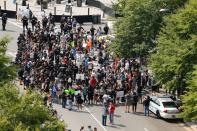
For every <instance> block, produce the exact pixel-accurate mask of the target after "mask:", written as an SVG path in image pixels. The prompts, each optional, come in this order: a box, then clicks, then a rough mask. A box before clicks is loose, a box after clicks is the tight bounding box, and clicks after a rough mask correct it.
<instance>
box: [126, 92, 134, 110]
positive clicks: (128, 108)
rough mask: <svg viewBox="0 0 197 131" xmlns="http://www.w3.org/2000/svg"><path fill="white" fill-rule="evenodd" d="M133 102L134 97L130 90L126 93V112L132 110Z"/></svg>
mask: <svg viewBox="0 0 197 131" xmlns="http://www.w3.org/2000/svg"><path fill="white" fill-rule="evenodd" d="M132 102H133V98H132V95H131V93H130V92H128V93H127V94H126V95H125V113H129V112H130V106H131V104H132Z"/></svg>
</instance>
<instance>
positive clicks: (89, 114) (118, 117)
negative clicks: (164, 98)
mask: <svg viewBox="0 0 197 131" xmlns="http://www.w3.org/2000/svg"><path fill="white" fill-rule="evenodd" d="M0 25H1V22H0ZM6 28H7V30H6V31H2V29H1V28H0V37H1V36H3V35H9V36H11V37H12V38H13V40H12V41H11V42H10V43H9V44H8V51H7V54H8V55H10V56H11V57H14V55H15V53H16V51H17V45H16V42H17V40H16V39H17V37H18V35H19V34H20V32H21V31H22V29H21V27H20V24H16V22H14V21H12V22H11V23H10V22H8V24H7V27H6ZM53 106H54V108H55V109H56V110H57V111H58V113H59V114H61V115H62V116H63V119H64V121H65V123H67V125H68V129H72V131H79V129H80V127H81V126H84V127H86V128H87V126H88V125H91V126H92V127H97V129H98V131H189V130H191V129H190V128H188V127H186V126H185V125H184V124H183V123H182V122H180V121H177V120H163V119H158V118H156V117H155V116H154V115H153V114H151V115H150V116H149V117H145V116H144V115H143V107H142V105H141V104H139V105H138V109H137V113H125V112H124V107H123V106H119V107H117V108H116V111H115V119H114V121H115V124H114V125H113V126H112V125H109V119H108V123H107V124H108V125H107V126H106V127H103V126H102V125H101V110H102V108H101V106H97V105H94V106H85V107H84V108H83V110H82V111H77V110H76V107H74V110H73V111H68V110H67V109H63V108H61V105H57V104H54V105H53Z"/></svg>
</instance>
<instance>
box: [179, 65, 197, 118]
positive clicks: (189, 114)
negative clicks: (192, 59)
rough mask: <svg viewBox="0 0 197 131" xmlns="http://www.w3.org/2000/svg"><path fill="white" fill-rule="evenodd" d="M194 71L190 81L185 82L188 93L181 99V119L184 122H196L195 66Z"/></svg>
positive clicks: (196, 77)
mask: <svg viewBox="0 0 197 131" xmlns="http://www.w3.org/2000/svg"><path fill="white" fill-rule="evenodd" d="M194 69H195V70H194V72H193V73H192V75H191V79H190V80H188V81H187V83H188V90H189V91H188V92H186V94H185V95H184V96H183V97H182V100H183V105H182V109H183V112H182V113H181V117H182V118H184V120H185V121H197V97H196V96H197V65H196V66H194Z"/></svg>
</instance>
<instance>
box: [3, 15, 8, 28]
mask: <svg viewBox="0 0 197 131" xmlns="http://www.w3.org/2000/svg"><path fill="white" fill-rule="evenodd" d="M7 19H8V18H7V16H6V13H3V16H2V29H3V31H5V30H6V29H5V26H6V24H7Z"/></svg>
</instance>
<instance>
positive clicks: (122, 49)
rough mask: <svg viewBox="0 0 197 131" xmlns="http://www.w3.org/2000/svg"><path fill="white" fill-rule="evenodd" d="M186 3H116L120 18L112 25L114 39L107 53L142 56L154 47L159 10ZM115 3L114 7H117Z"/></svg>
mask: <svg viewBox="0 0 197 131" xmlns="http://www.w3.org/2000/svg"><path fill="white" fill-rule="evenodd" d="M186 1H187V0H165V1H158V0H126V2H125V1H120V3H119V4H120V5H123V6H121V7H119V6H116V7H115V9H116V8H117V9H116V10H119V11H121V14H122V15H123V17H121V18H119V19H118V20H117V22H116V24H115V37H116V40H115V41H114V43H113V44H111V46H110V48H109V50H110V51H111V52H114V54H116V55H117V56H120V57H126V58H130V57H138V56H146V55H148V52H149V51H150V50H152V49H153V48H154V47H155V39H156V36H157V34H158V32H159V30H160V27H161V25H162V17H163V14H162V13H161V12H160V9H163V8H167V9H171V10H176V9H177V8H179V7H180V6H183V5H184V3H185V2H186ZM119 4H117V5H119Z"/></svg>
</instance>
